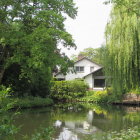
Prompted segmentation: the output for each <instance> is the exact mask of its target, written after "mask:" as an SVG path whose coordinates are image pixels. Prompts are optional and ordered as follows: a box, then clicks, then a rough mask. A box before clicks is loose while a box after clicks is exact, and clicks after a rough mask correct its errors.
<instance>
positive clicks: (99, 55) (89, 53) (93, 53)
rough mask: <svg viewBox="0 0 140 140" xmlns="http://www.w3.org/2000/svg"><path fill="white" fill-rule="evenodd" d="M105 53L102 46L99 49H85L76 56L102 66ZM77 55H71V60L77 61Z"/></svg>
mask: <svg viewBox="0 0 140 140" xmlns="http://www.w3.org/2000/svg"><path fill="white" fill-rule="evenodd" d="M105 51H106V48H105V46H104V45H102V46H101V47H100V48H96V49H94V48H85V49H84V50H83V51H81V52H80V53H79V54H78V55H81V56H84V57H87V58H88V59H90V60H92V61H94V62H96V63H98V64H102V65H103V64H104V63H103V62H104V61H103V60H104V53H105ZM78 55H73V56H72V57H71V59H72V60H74V61H77V60H78Z"/></svg>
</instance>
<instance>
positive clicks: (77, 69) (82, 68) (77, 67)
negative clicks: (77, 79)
mask: <svg viewBox="0 0 140 140" xmlns="http://www.w3.org/2000/svg"><path fill="white" fill-rule="evenodd" d="M75 70H76V72H84V67H83V66H76V67H75Z"/></svg>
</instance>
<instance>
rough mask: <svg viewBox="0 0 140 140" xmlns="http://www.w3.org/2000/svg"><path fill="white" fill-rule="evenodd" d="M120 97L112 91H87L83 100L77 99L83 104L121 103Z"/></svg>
mask: <svg viewBox="0 0 140 140" xmlns="http://www.w3.org/2000/svg"><path fill="white" fill-rule="evenodd" d="M120 99H121V98H120V97H119V96H116V95H115V94H112V93H111V91H110V90H108V89H106V90H102V91H87V92H86V95H85V96H84V97H83V98H79V99H77V100H78V101H83V102H94V103H112V102H117V101H120Z"/></svg>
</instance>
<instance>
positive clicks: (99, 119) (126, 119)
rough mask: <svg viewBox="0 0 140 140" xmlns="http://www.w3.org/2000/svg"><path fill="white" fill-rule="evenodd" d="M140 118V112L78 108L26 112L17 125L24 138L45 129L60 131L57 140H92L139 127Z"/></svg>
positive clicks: (91, 106)
mask: <svg viewBox="0 0 140 140" xmlns="http://www.w3.org/2000/svg"><path fill="white" fill-rule="evenodd" d="M139 116H140V108H137V109H136V108H132V107H131V108H129V107H118V106H115V107H112V106H104V107H101V106H98V105H93V104H92V105H91V104H82V105H81V104H76V105H65V106H64V105H63V106H60V107H59V108H58V107H55V108H50V109H49V110H48V109H47V108H45V109H40V110H30V111H25V112H22V115H21V116H19V118H17V119H16V124H17V125H19V124H20V125H23V127H22V129H21V131H20V133H19V134H20V135H21V134H22V135H25V134H28V135H31V134H33V133H34V132H35V129H37V128H39V127H40V125H41V126H43V127H49V126H53V127H55V128H56V132H55V135H54V140H89V137H90V136H91V137H92V135H94V134H96V133H97V132H100V133H102V132H105V131H110V130H113V131H119V130H121V129H125V128H128V127H130V126H134V125H138V123H139V122H140V118H139ZM20 135H19V136H20ZM19 136H17V140H18V139H19ZM91 137H90V139H91Z"/></svg>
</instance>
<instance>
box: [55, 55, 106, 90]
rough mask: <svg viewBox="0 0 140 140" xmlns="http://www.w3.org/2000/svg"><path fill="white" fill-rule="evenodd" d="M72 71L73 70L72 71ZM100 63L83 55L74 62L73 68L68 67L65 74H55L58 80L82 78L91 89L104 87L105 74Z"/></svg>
mask: <svg viewBox="0 0 140 140" xmlns="http://www.w3.org/2000/svg"><path fill="white" fill-rule="evenodd" d="M72 71H73V72H72ZM102 71H103V68H102V66H101V65H99V64H97V63H95V62H93V61H91V60H89V59H88V58H86V57H84V58H81V59H80V60H78V61H76V62H75V63H74V70H73V69H72V68H69V72H68V73H67V74H66V75H63V74H62V73H58V74H56V78H57V79H58V80H74V79H81V78H82V79H84V80H85V82H86V83H87V84H88V85H89V87H90V88H91V89H96V88H98V89H100V88H101V89H102V88H104V87H105V76H104V75H103V72H102Z"/></svg>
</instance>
